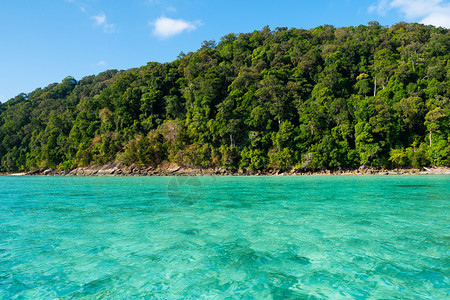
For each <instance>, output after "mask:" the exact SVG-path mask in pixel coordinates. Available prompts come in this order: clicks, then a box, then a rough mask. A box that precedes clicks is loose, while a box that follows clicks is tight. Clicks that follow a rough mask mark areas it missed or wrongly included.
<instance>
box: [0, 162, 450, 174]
mask: <svg viewBox="0 0 450 300" xmlns="http://www.w3.org/2000/svg"><path fill="white" fill-rule="evenodd" d="M413 174H438V175H442V174H449V175H450V168H447V167H433V168H423V169H392V170H384V169H383V170H377V169H371V168H366V167H360V168H359V169H356V170H333V171H330V170H323V171H315V172H310V171H308V172H307V171H301V170H295V169H292V170H289V171H282V170H267V171H251V170H241V169H238V170H228V169H225V168H198V167H182V166H178V165H176V164H173V163H172V164H167V165H163V166H159V167H151V166H135V165H131V166H124V165H121V164H119V163H112V164H108V165H104V166H91V167H78V168H75V169H71V170H57V169H38V170H33V171H26V172H6V173H0V175H13V176H37V175H40V176H266V175H269V176H295V175H297V176H299V175H413Z"/></svg>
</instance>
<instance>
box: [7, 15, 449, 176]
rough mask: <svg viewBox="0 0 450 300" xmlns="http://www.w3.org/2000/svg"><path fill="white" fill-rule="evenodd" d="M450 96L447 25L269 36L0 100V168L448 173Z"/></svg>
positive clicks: (283, 31)
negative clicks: (168, 165)
mask: <svg viewBox="0 0 450 300" xmlns="http://www.w3.org/2000/svg"><path fill="white" fill-rule="evenodd" d="M130 55H131V54H130ZM449 98H450V33H449V30H448V29H444V28H435V27H433V26H425V25H419V24H408V23H399V24H396V25H394V26H392V27H390V28H385V27H382V26H380V25H379V24H378V23H377V22H370V23H369V25H368V26H363V25H361V26H357V27H345V28H335V27H333V26H329V25H325V26H320V27H317V28H314V29H310V30H304V29H295V28H291V29H287V28H276V29H275V30H270V29H269V28H268V27H265V28H263V29H262V30H260V31H254V32H251V33H246V34H239V35H236V34H233V33H231V34H228V35H226V36H224V37H223V38H222V39H221V40H220V42H218V43H217V44H216V43H215V42H214V41H205V42H203V44H202V46H201V48H200V49H199V50H198V51H196V52H195V53H188V54H183V53H181V54H180V56H179V58H178V59H177V60H175V61H173V62H170V63H164V64H159V63H153V62H152V63H148V64H147V65H146V66H143V67H140V68H136V69H130V70H126V71H117V70H109V71H106V72H103V73H100V74H99V75H97V76H87V77H84V78H82V79H81V80H80V81H77V80H75V79H74V78H72V77H67V78H65V79H64V80H63V81H62V82H61V83H59V84H51V85H49V86H47V87H45V88H42V89H41V88H38V89H36V90H35V91H33V92H31V93H29V94H27V95H26V94H20V95H18V96H17V97H15V98H14V99H11V100H9V101H8V102H6V103H3V104H1V106H0V143H1V144H0V158H1V170H2V171H13V170H30V169H37V168H60V169H69V168H74V167H77V166H87V165H103V164H105V163H108V162H113V161H116V162H117V161H118V162H121V163H123V164H125V165H130V164H137V165H158V164H161V163H162V162H174V163H177V164H179V165H184V166H197V167H214V166H217V167H225V168H229V169H236V168H242V169H248V170H267V169H290V168H292V167H294V168H296V169H300V170H318V169H339V168H341V169H351V168H358V167H359V166H361V165H366V166H371V167H380V168H381V167H384V168H392V167H420V166H429V165H434V166H448V165H449V164H450V159H449V156H450V146H449V144H450V135H449V134H450V120H449V115H450V103H449Z"/></svg>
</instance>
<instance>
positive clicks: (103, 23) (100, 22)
mask: <svg viewBox="0 0 450 300" xmlns="http://www.w3.org/2000/svg"><path fill="white" fill-rule="evenodd" d="M91 20H93V21H94V25H95V26H97V27H101V28H103V31H104V32H108V33H110V32H113V31H114V24H111V23H108V22H107V20H106V15H105V14H104V13H100V14H99V15H96V16H92V17H91Z"/></svg>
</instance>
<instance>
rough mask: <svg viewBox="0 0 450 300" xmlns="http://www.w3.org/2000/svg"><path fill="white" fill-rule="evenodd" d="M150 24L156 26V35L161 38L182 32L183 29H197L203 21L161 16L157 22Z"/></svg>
mask: <svg viewBox="0 0 450 300" xmlns="http://www.w3.org/2000/svg"><path fill="white" fill-rule="evenodd" d="M150 24H151V25H153V26H154V29H153V34H154V35H156V36H158V37H160V38H169V37H172V36H174V35H177V34H180V33H182V32H183V31H192V30H195V29H197V27H198V26H200V25H201V22H200V21H194V22H187V21H184V20H181V19H178V20H175V19H170V18H166V17H159V18H158V19H157V20H156V21H155V22H151V23H150Z"/></svg>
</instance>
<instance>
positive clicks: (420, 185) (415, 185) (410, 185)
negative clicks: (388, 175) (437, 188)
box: [394, 184, 431, 188]
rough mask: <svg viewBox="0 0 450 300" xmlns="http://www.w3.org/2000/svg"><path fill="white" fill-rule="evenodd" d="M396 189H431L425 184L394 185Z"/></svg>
mask: <svg viewBox="0 0 450 300" xmlns="http://www.w3.org/2000/svg"><path fill="white" fill-rule="evenodd" d="M394 186H396V187H404V188H408V187H431V185H426V184H397V185H394Z"/></svg>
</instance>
